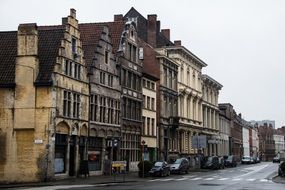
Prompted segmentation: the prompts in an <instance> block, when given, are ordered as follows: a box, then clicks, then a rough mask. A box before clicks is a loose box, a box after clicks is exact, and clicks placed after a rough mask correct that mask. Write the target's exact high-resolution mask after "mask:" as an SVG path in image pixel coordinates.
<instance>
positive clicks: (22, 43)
mask: <svg viewBox="0 0 285 190" xmlns="http://www.w3.org/2000/svg"><path fill="white" fill-rule="evenodd" d="M30 55H32V56H36V55H38V26H37V24H36V23H29V24H20V25H19V27H18V56H30Z"/></svg>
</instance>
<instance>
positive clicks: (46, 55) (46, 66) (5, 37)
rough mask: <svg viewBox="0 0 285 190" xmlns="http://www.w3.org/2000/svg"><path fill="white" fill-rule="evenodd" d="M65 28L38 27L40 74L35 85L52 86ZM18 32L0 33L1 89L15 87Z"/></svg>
mask: <svg viewBox="0 0 285 190" xmlns="http://www.w3.org/2000/svg"><path fill="white" fill-rule="evenodd" d="M64 31H65V29H64V27H63V26H56V27H55V26H52V27H51V28H49V27H47V26H44V27H38V59H39V73H38V76H37V79H36V82H35V85H51V74H52V72H53V68H54V65H55V63H56V57H57V56H58V53H59V47H60V44H61V40H62V39H63V37H64ZM17 41H18V40H17V31H13V32H0V87H14V86H15V64H16V57H17Z"/></svg>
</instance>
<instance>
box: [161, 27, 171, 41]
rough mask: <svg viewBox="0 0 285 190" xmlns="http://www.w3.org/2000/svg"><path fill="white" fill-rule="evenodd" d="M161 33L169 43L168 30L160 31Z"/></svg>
mask: <svg viewBox="0 0 285 190" xmlns="http://www.w3.org/2000/svg"><path fill="white" fill-rule="evenodd" d="M161 33H162V34H163V36H164V37H166V38H167V39H168V40H169V41H170V29H162V30H161Z"/></svg>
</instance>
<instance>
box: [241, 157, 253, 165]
mask: <svg viewBox="0 0 285 190" xmlns="http://www.w3.org/2000/svg"><path fill="white" fill-rule="evenodd" d="M241 163H242V164H252V163H253V158H252V157H250V156H244V157H242V159H241Z"/></svg>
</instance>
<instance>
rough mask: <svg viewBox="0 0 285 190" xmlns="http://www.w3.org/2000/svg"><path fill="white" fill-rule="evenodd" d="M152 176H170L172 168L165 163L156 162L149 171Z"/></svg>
mask: <svg viewBox="0 0 285 190" xmlns="http://www.w3.org/2000/svg"><path fill="white" fill-rule="evenodd" d="M149 174H150V176H161V177H162V176H169V175H170V166H169V165H168V164H167V162H165V161H161V162H155V163H154V166H153V167H152V168H151V170H150V171H149Z"/></svg>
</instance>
